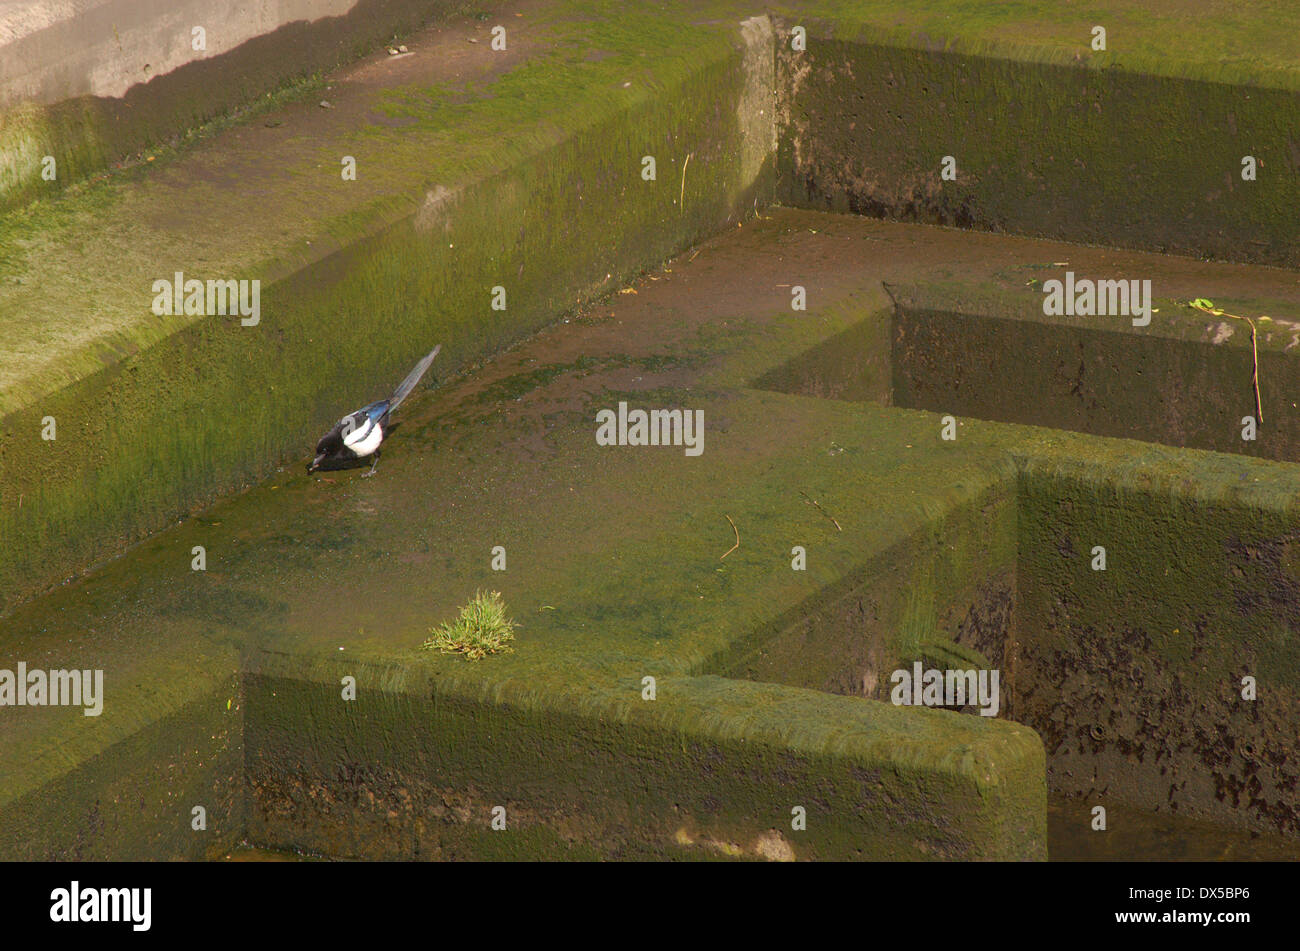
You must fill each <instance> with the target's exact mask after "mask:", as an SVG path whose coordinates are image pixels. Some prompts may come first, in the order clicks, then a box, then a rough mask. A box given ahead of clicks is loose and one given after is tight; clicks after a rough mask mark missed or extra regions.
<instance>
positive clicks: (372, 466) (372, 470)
mask: <svg viewBox="0 0 1300 951" xmlns="http://www.w3.org/2000/svg"><path fill="white" fill-rule="evenodd" d="M377 465H379V450H378V449H376V450H375V458H374V459H373V460H372V461H371V463H370V471H369V472H363V473H361V478H363V479H366V478H369V477H370V476H372V475H374V474H375V466H377Z"/></svg>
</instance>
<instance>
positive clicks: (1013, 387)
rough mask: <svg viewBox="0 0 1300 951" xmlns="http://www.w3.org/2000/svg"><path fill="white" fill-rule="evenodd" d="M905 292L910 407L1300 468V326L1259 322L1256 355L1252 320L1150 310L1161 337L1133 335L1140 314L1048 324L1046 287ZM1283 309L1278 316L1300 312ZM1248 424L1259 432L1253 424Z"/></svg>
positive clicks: (898, 337) (1174, 307) (898, 360)
mask: <svg viewBox="0 0 1300 951" xmlns="http://www.w3.org/2000/svg"><path fill="white" fill-rule="evenodd" d="M1114 276H1115V277H1117V278H1118V277H1121V276H1123V277H1127V275H1118V274H1117V275H1114ZM1089 277H1091V278H1094V279H1098V280H1103V279H1106V278H1105V277H1103V276H1101V275H1090V276H1089ZM1079 278H1080V279H1089V278H1088V277H1085V276H1084V275H1082V274H1081V275H1079ZM895 293H896V296H897V303H898V309H897V315H896V318H895V322H894V334H893V340H892V363H893V387H892V396H891V398H892V400H893V402H894V404H895V405H897V406H910V407H915V408H917V409H928V410H933V411H935V412H946V413H954V414H956V415H958V416H974V417H977V418H980V419H996V420H1002V421H1005V422H1015V423H1029V424H1032V425H1036V426H1048V427H1051V428H1053V429H1068V430H1073V431H1075V432H1084V433H1092V434H1094V435H1098V436H1120V437H1124V438H1126V439H1141V440H1145V441H1148V442H1158V443H1163V444H1165V445H1169V446H1186V447H1190V448H1194V449H1212V450H1215V451H1217V452H1232V453H1241V454H1243V455H1250V456H1259V457H1263V458H1269V459H1279V460H1288V461H1289V460H1295V459H1300V413H1297V412H1296V408H1295V405H1294V397H1295V394H1294V392H1293V386H1292V381H1294V379H1295V377H1296V372H1297V369H1300V348H1297V346H1296V342H1295V341H1296V339H1297V331H1300V323H1297V322H1296V321H1294V320H1288V319H1284V318H1281V317H1280V316H1279V318H1278V319H1277V320H1272V319H1269V318H1267V317H1265V318H1264V319H1262V320H1261V319H1259V313H1258V312H1257V313H1256V314H1255V324H1256V332H1257V334H1258V340H1257V343H1256V345H1255V346H1252V340H1251V328H1250V325H1249V324H1248V323H1246V322H1245V321H1242V320H1232V319H1231V318H1227V317H1217V318H1216V317H1212V316H1209V315H1206V314H1204V313H1201V312H1198V311H1196V310H1194V309H1192V308H1191V307H1189V306H1188V305H1187V302H1186V301H1176V300H1170V299H1168V298H1156V299H1154V300H1152V301H1150V302H1149V303H1150V304H1151V306H1152V308H1153V309H1154V310H1155V311H1158V312H1157V313H1154V314H1152V315H1151V323H1150V325H1149V326H1147V327H1134V326H1133V325H1132V319H1131V318H1130V317H1128V316H1107V317H1096V316H1093V317H1064V316H1063V317H1047V316H1044V314H1043V301H1044V294H1043V292H1042V291H1041V289H1039V288H1033V289H1025V290H1024V291H1021V292H1005V291H1003V292H999V291H992V290H989V289H984V288H979V287H972V286H965V287H961V286H954V285H947V286H945V285H930V286H926V287H911V286H909V287H902V288H898V289H896V291H895ZM1279 306H1280V307H1281V308H1282V309H1281V310H1278V309H1274V308H1273V307H1268V308H1267V309H1268V310H1270V311H1272V312H1273V313H1274V314H1279V315H1280V314H1282V313H1287V312H1288V311H1290V310H1291V308H1287V307H1286V306H1285V305H1279ZM1256 352H1258V360H1259V364H1258V376H1259V407H1257V405H1256V401H1255V384H1254V380H1255V373H1256V367H1255V354H1256ZM1261 408H1262V416H1263V419H1262V421H1261V420H1260V419H1258V418H1257V417H1259V416H1260V415H1261V412H1260V411H1261ZM1246 417H1250V418H1251V419H1253V420H1254V423H1255V425H1254V426H1253V428H1251V427H1250V426H1249V425H1243V420H1244V419H1245V418H1246ZM1243 432H1247V433H1248V434H1249V435H1250V436H1251V437H1252V438H1249V439H1247V438H1243Z"/></svg>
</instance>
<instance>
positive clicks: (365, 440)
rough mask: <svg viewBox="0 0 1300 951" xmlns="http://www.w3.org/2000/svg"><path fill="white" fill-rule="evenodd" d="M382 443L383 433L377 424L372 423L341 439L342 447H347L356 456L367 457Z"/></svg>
mask: <svg viewBox="0 0 1300 951" xmlns="http://www.w3.org/2000/svg"><path fill="white" fill-rule="evenodd" d="M383 441H384V431H383V429H381V428H380V426H379V424H378V423H374V424H372V425H370V426H368V427H366V428H364V429H359V430H357V431H356V432H355V433H351V434H350V435H348V436H344V437H343V445H345V446H347V447H348V448H349V449H351V450H352V451H353V452H355V453H356V454H357V455H358V456H368V455H370V454H371V453H373V452H374V451H375V450H376V449H378V448H379V444H380V443H381V442H383Z"/></svg>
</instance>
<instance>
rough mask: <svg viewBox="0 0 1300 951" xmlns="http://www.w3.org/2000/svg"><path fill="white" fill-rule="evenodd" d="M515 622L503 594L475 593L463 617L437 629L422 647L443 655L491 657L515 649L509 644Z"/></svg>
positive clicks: (462, 609) (461, 614)
mask: <svg viewBox="0 0 1300 951" xmlns="http://www.w3.org/2000/svg"><path fill="white" fill-rule="evenodd" d="M516 626H517V625H516V624H515V622H514V621H512V620H510V619H509V618H508V617H506V605H505V602H504V601H502V600H501V592H499V591H490V592H488V593H487V594H484V593H483V592H482V591H476V592H474V597H473V598H471V599H470V602H469V603H468V604H466V605H465V606H464V607H463V608H461V609H460V617H458V618H457V619H456V620H454V621H449V622H448V623H446V624H444V625H442V627H437V628H434V629H433V630H432V631H430V632H429V633H430V635H431V636H430V637H429V639H428V640H426V641H425V642H424V643H423V644H422V645H421V646H422V647H423V648H424V649H425V650H437V651H442V652H443V653H444V654H464V655H465V656H466V657H467V658H469V659H470V660H479V659H480V658H482V657H485V656H487V655H488V654H500V653H505V652H508V651H510V650H511V649H512V648H511V647H510V646H509V645H508V644H507V643H506V642H507V641H512V640H514V638H515V627H516Z"/></svg>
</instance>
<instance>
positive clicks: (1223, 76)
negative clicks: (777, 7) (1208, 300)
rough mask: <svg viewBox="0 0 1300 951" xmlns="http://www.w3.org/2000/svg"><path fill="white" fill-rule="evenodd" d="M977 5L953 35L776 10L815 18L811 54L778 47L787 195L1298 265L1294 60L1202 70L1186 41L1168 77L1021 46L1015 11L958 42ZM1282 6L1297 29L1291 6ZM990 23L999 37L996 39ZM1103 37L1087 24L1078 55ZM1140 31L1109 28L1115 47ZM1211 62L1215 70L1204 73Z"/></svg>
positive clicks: (936, 219) (1114, 60) (844, 207)
mask: <svg viewBox="0 0 1300 951" xmlns="http://www.w3.org/2000/svg"><path fill="white" fill-rule="evenodd" d="M942 9H943V5H936V6H935V7H934V8H933V10H934V12H935V13H938V12H939V11H941V10H942ZM876 12H877V14H878V13H879V11H876ZM965 12H966V13H967V16H966V17H965V19H964V20H963V19H961V18H958V19H957V20H955V21H954V22H952V23H951V24H950V25H948V26H947V27H946V30H945V32H944V33H943V34H941V35H940V36H934V35H929V36H927V35H925V34H919V35H913V36H912V38H911V39H910V40H906V41H898V40H896V39H895V36H896V35H897V33H898V29H897V28H895V29H892V30H891V29H888V28H886V29H885V30H884V31H883V33H882V30H881V28H880V23H879V22H878V21H877V20H874V19H872V18H871V15H870V14H867V15H865V16H854V15H852V14H846V15H845V19H843V20H836V19H834V18H830V19H826V20H818V19H817V18H815V17H814V16H809V17H806V18H804V19H799V20H796V19H791V18H790V17H786V18H782V19H779V20H778V21H777V23H776V27H777V32H778V34H779V35H781V36H782V37H784V38H788V36H789V30H790V27H791V26H792V25H794V24H796V23H799V24H802V25H804V26H805V27H806V29H807V30H808V41H807V49H806V50H803V51H800V50H794V49H791V44H790V43H789V42H788V41H787V42H783V43H782V44H780V45H779V46H778V59H777V70H778V80H777V86H778V89H779V90H780V92H781V96H782V98H783V103H782V108H781V123H782V128H781V135H780V146H779V149H778V160H777V167H778V195H779V200H780V201H782V202H784V203H788V204H793V205H797V206H801V207H808V208H816V209H821V210H828V211H851V212H854V213H859V214H869V215H882V216H886V217H891V218H898V219H902V220H906V221H918V222H931V223H940V224H951V225H957V226H960V227H964V228H980V229H988V230H992V231H999V232H1016V233H1020V234H1028V235H1035V236H1041V237H1051V238H1062V239H1066V240H1070V241H1077V242H1082V243H1089V244H1104V245H1118V246H1121V247H1129V248H1142V249H1152V250H1159V251H1164V252H1173V253H1178V254H1191V255H1196V256H1207V257H1212V258H1217V259H1222V260H1233V261H1249V262H1255V263H1267V264H1277V265H1286V266H1295V265H1297V264H1300V250H1298V249H1297V244H1296V242H1295V240H1294V237H1295V227H1294V217H1293V215H1292V214H1291V209H1293V208H1294V207H1296V205H1297V203H1300V178H1297V175H1296V168H1297V164H1296V163H1297V159H1296V155H1297V152H1296V143H1295V133H1294V128H1295V127H1296V125H1297V122H1298V121H1300V89H1298V88H1297V79H1296V77H1297V74H1296V71H1295V69H1294V67H1293V65H1292V64H1291V63H1287V67H1288V68H1286V69H1273V70H1272V71H1268V75H1269V79H1270V80H1271V81H1269V82H1262V81H1261V82H1256V81H1251V80H1249V79H1246V78H1245V77H1244V76H1243V75H1242V74H1241V73H1240V71H1239V70H1237V69H1236V68H1235V66H1223V67H1222V68H1218V67H1215V68H1211V69H1209V70H1208V72H1207V70H1206V69H1198V68H1196V67H1195V60H1196V54H1195V53H1189V54H1188V55H1187V56H1185V57H1184V56H1179V57H1177V58H1175V59H1172V60H1170V61H1169V62H1167V63H1166V64H1165V65H1164V67H1163V69H1162V70H1161V71H1160V72H1161V73H1163V75H1161V74H1154V73H1152V72H1150V71H1148V70H1147V69H1146V68H1145V67H1146V66H1148V65H1150V59H1149V58H1146V59H1144V58H1142V57H1141V56H1138V57H1136V58H1134V57H1131V56H1129V55H1128V54H1127V53H1125V54H1124V55H1120V54H1116V55H1115V56H1113V57H1107V56H1101V57H1097V58H1094V57H1090V56H1087V55H1085V53H1084V52H1071V51H1070V50H1069V49H1068V48H1066V49H1062V48H1060V47H1055V46H1051V45H1049V46H1047V47H1042V46H1034V45H1033V44H1028V45H1026V46H1024V47H1023V48H1022V47H1021V46H1020V45H1019V44H1017V43H1015V42H1014V40H1013V39H1012V37H1014V36H1015V35H1016V34H1015V33H1014V32H1012V31H1011V30H1010V29H1008V30H1007V31H1006V32H1001V31H999V30H998V29H997V25H998V21H1000V20H1002V19H1003V18H1002V17H1000V16H990V17H987V18H986V23H985V24H983V25H982V26H975V27H974V33H975V37H976V38H975V39H973V41H972V42H968V43H965V44H962V43H949V42H948V41H947V38H949V37H953V36H954V35H955V36H963V35H964V34H962V32H961V31H962V29H963V26H962V24H963V23H966V22H972V21H977V20H979V19H981V15H980V14H978V13H977V12H974V11H971V10H969V9H967V10H966V11H965ZM1185 16H1191V14H1185ZM1275 16H1277V17H1278V18H1279V20H1280V21H1281V22H1284V23H1289V24H1290V25H1289V27H1288V29H1289V30H1290V31H1291V32H1292V33H1294V32H1295V23H1294V22H1293V21H1292V16H1290V15H1287V16H1284V15H1282V14H1281V13H1275ZM1016 18H1017V17H1016V15H1015V14H1013V15H1012V16H1011V17H1010V19H1011V20H1012V21H1014V20H1015V19H1016ZM899 19H901V20H903V22H904V23H906V22H907V21H908V20H909V17H908V16H907V15H906V14H903V15H901V16H900V18H899ZM939 19H941V18H939ZM1098 22H1100V21H1098ZM1215 28H1216V30H1218V29H1219V27H1218V25H1217V24H1216V27H1215ZM1228 32H1231V31H1230V30H1229V31H1228ZM992 35H1000V36H1001V39H1000V41H999V42H996V43H993V44H992V45H991V46H990V44H989V41H988V38H989V37H990V36H992ZM1179 35H1180V36H1181V37H1193V36H1195V35H1196V34H1195V32H1194V31H1187V32H1185V33H1180V34H1179ZM966 38H967V39H968V40H969V39H972V38H971V37H970V36H966ZM1088 39H1089V33H1088V28H1086V27H1083V26H1082V24H1081V25H1080V31H1079V33H1078V37H1077V43H1078V46H1077V48H1078V49H1079V50H1080V51H1082V50H1086V43H1087V40H1088ZM1129 39H1130V37H1128V36H1126V35H1125V34H1122V33H1121V34H1119V35H1115V34H1112V36H1111V39H1110V43H1111V49H1112V50H1114V49H1118V48H1123V47H1124V46H1125V45H1126V41H1127V40H1129ZM1288 45H1289V43H1288ZM1275 48H1276V47H1275ZM1044 53H1046V55H1044ZM1185 65H1186V68H1184V66H1185ZM1171 73H1172V74H1173V75H1169V74H1171ZM1207 74H1208V75H1213V76H1215V77H1216V78H1214V79H1205V78H1200V77H1202V76H1204V75H1207ZM1228 77H1233V78H1228ZM1245 156H1251V157H1253V158H1254V159H1255V160H1256V162H1257V163H1258V174H1257V177H1256V179H1255V180H1253V181H1245V180H1243V178H1242V170H1243V164H1242V161H1243V157H1245ZM945 157H951V158H952V159H953V160H954V162H955V169H956V177H955V179H953V180H945V179H944V178H943V177H942V175H941V166H942V164H943V162H944V160H945Z"/></svg>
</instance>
